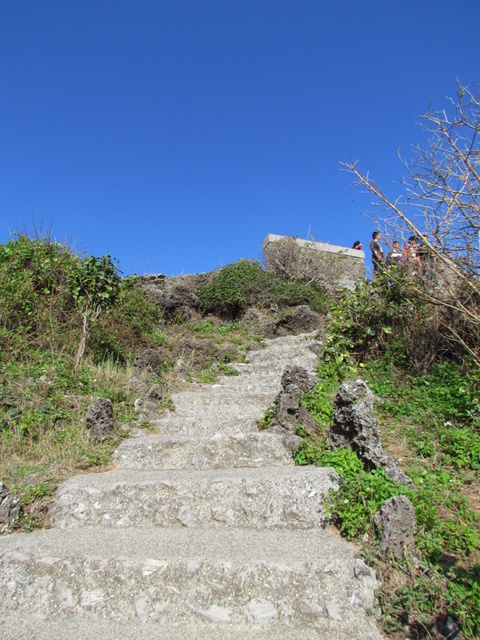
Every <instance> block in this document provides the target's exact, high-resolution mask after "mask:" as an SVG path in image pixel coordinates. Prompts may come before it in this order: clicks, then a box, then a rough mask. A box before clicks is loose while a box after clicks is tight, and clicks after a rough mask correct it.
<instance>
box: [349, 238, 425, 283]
mask: <svg viewBox="0 0 480 640" xmlns="http://www.w3.org/2000/svg"><path fill="white" fill-rule="evenodd" d="M380 239H381V234H380V231H374V232H373V233H372V241H371V242H370V249H371V251H372V262H373V277H374V278H375V276H377V275H380V274H381V273H383V272H384V271H385V269H390V268H391V267H394V266H399V265H401V264H406V265H408V266H409V267H410V269H411V273H412V275H416V274H418V275H423V274H424V273H425V272H426V271H427V270H428V268H427V267H428V262H429V259H430V254H429V252H428V250H427V248H426V247H425V246H424V245H423V244H422V241H421V239H420V238H418V237H417V236H410V238H409V239H408V244H407V245H406V246H405V247H404V248H403V249H402V247H401V246H400V243H399V242H398V240H394V241H393V242H392V246H391V249H390V250H389V251H388V253H387V255H386V256H385V254H384V253H383V249H382V246H381V244H380ZM352 248H353V249H356V250H361V249H362V243H361V242H360V241H359V240H357V241H356V242H354V244H353V247H352Z"/></svg>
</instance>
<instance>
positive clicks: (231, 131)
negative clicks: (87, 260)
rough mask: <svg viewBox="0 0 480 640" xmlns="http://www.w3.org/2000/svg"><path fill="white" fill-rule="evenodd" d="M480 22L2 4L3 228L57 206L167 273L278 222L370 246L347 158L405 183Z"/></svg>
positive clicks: (473, 46)
mask: <svg viewBox="0 0 480 640" xmlns="http://www.w3.org/2000/svg"><path fill="white" fill-rule="evenodd" d="M479 33H480V1H479V0H455V1H453V0H435V1H428V0H383V1H382V0H336V1H334V0H2V1H1V2H0V242H2V243H3V242H6V241H7V240H8V238H9V236H10V232H12V231H16V230H18V229H19V228H20V227H24V228H26V229H29V228H30V227H32V225H33V223H35V224H36V226H37V227H38V226H39V225H40V223H41V222H42V221H43V227H44V230H48V228H50V227H51V228H52V234H53V236H54V237H56V238H57V239H59V240H61V241H64V240H66V241H68V242H69V244H70V245H74V246H76V247H78V248H81V249H83V250H85V251H87V252H88V253H92V254H94V255H97V256H99V255H102V254H103V253H109V254H111V255H112V256H114V257H115V258H116V259H118V261H119V266H120V269H121V270H122V271H123V272H124V273H125V274H129V273H135V272H136V273H144V272H150V273H165V274H168V275H176V274H179V273H182V272H183V273H195V272H201V271H209V270H211V269H213V268H216V267H219V266H222V265H225V264H228V263H230V262H233V261H235V260H237V259H239V258H244V257H250V258H254V257H260V256H261V243H262V240H263V238H264V237H265V236H266V235H267V234H268V233H277V234H285V235H297V236H299V237H306V236H307V234H308V232H309V230H310V234H311V235H313V236H314V237H316V239H317V240H319V241H323V242H331V243H333V244H340V245H345V246H351V244H352V243H353V241H354V240H357V239H360V240H362V241H363V242H364V245H367V243H368V241H369V239H370V235H371V232H372V231H373V224H372V222H371V221H370V220H368V219H367V218H365V217H364V216H362V215H361V212H362V210H366V209H368V208H369V198H367V197H366V196H364V195H362V194H361V193H360V192H359V191H358V190H355V189H352V188H350V186H349V185H350V183H351V182H352V179H351V176H349V175H348V174H346V173H344V172H342V171H341V170H340V166H339V161H347V160H349V159H350V158H352V157H353V158H355V159H356V158H359V159H360V160H361V166H362V167H363V168H364V169H365V170H367V169H370V171H371V175H372V176H373V177H374V178H375V179H376V181H377V182H379V183H380V184H381V186H382V187H383V188H384V189H385V190H387V191H388V190H389V189H390V188H392V189H395V186H394V185H393V180H394V179H398V178H400V177H401V175H402V171H401V166H400V164H399V162H398V160H397V158H396V151H397V149H398V148H400V149H401V151H402V152H403V154H404V155H407V156H408V152H409V149H410V146H411V145H412V144H413V143H415V142H417V141H419V140H421V137H422V132H421V130H420V127H419V126H418V124H416V121H415V118H416V116H417V115H418V114H420V113H422V112H424V111H425V110H426V109H427V108H428V105H429V102H430V100H431V101H432V103H433V106H434V107H438V108H443V107H444V106H446V99H445V98H446V96H449V95H450V96H452V95H454V94H455V91H456V82H455V79H456V77H458V78H459V79H460V80H461V81H462V82H463V83H465V84H469V83H470V84H472V85H473V84H474V83H476V82H478V81H480V37H479ZM367 253H369V252H367Z"/></svg>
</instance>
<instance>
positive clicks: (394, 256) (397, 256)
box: [386, 240, 404, 268]
mask: <svg viewBox="0 0 480 640" xmlns="http://www.w3.org/2000/svg"><path fill="white" fill-rule="evenodd" d="M402 260H404V254H403V251H402V247H401V246H400V243H399V241H398V240H394V241H393V242H392V248H391V249H390V251H389V252H388V253H387V259H386V265H387V267H388V268H390V267H394V266H397V265H399V264H400V263H401V262H402Z"/></svg>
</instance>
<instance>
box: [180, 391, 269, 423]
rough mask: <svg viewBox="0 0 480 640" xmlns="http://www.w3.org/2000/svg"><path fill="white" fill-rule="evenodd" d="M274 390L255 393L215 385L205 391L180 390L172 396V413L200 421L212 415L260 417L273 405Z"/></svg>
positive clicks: (219, 417) (220, 416)
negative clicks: (173, 407) (173, 408)
mask: <svg viewBox="0 0 480 640" xmlns="http://www.w3.org/2000/svg"><path fill="white" fill-rule="evenodd" d="M275 395H276V392H275V390H273V391H269V392H264V393H254V392H249V391H242V389H241V388H239V389H237V390H236V391H235V389H229V388H228V387H223V386H220V385H218V386H216V387H213V388H210V389H207V390H205V391H203V392H202V391H200V392H192V391H183V392H181V393H176V394H174V395H173V396H172V402H173V404H174V406H175V413H176V414H177V415H179V416H182V417H196V418H202V417H203V416H205V417H212V416H215V417H217V418H218V419H222V418H230V417H240V416H241V417H246V416H250V417H251V418H252V419H253V418H255V417H257V416H260V417H261V416H262V414H263V411H264V410H265V408H266V407H268V406H269V405H270V404H272V402H273V400H274V398H275Z"/></svg>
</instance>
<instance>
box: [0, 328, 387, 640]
mask: <svg viewBox="0 0 480 640" xmlns="http://www.w3.org/2000/svg"><path fill="white" fill-rule="evenodd" d="M310 346H311V337H309V336H292V337H285V338H279V339H277V340H271V341H267V344H266V348H265V349H262V350H259V351H255V352H251V353H250V354H249V357H248V362H247V363H246V364H240V365H236V368H237V370H238V371H239V372H240V375H239V376H238V377H225V378H223V379H222V381H221V383H220V384H217V385H213V386H193V385H192V390H191V391H186V392H181V393H177V394H175V395H174V396H173V398H172V399H173V402H174V404H175V411H174V412H169V414H168V415H167V416H165V417H162V418H160V419H159V420H158V421H157V427H158V429H157V430H158V435H145V434H143V433H141V432H137V437H132V438H130V439H129V440H126V441H124V442H123V444H122V445H121V446H120V447H119V448H118V449H117V451H116V453H115V463H116V468H115V469H114V470H112V471H108V472H105V473H97V474H85V475H80V476H77V477H75V478H72V479H71V480H70V481H69V482H67V483H66V484H65V485H63V486H62V487H61V489H60V490H59V492H58V495H57V504H56V506H55V509H54V511H53V514H52V519H53V525H54V527H53V528H52V529H50V530H48V531H44V532H36V533H32V534H23V535H19V534H15V535H10V536H3V537H2V538H0V562H1V564H0V638H2V640H14V639H15V640H23V639H25V640H27V639H28V640H32V639H33V640H47V639H48V640H52V639H57V638H59V639H60V638H71V639H72V640H84V639H85V640H86V639H87V638H93V637H97V638H101V639H105V640H109V639H112V640H113V639H115V640H123V639H127V638H128V640H146V639H147V638H149V639H150V638H153V639H162V640H163V639H167V638H168V639H170V638H180V637H185V638H199V639H200V638H201V639H212V640H215V639H217V638H218V639H219V640H220V639H221V640H229V639H232V640H233V639H234V638H235V639H240V640H242V639H247V638H248V639H250V638H259V639H265V640H266V639H267V638H268V639H271V640H280V639H287V640H288V639H297V638H298V639H302V640H309V639H311V638H312V639H313V638H329V639H331V640H340V639H342V640H344V639H352V640H356V639H358V640H363V639H372V640H380V639H381V638H382V636H381V635H380V633H379V632H378V630H377V628H376V622H375V616H374V614H373V609H374V589H375V586H376V582H375V577H374V575H373V573H372V572H371V571H370V570H369V569H368V568H367V567H366V566H365V565H363V563H362V562H361V561H359V560H358V559H357V558H356V551H355V548H354V547H353V546H352V545H349V544H347V543H346V542H345V541H344V540H342V539H341V538H340V537H339V536H338V535H337V534H336V533H335V531H333V530H332V529H331V528H327V529H326V528H323V526H322V525H323V524H324V509H323V497H324V495H325V493H326V492H327V491H328V490H329V489H330V488H332V487H334V486H335V477H334V476H333V474H332V470H329V469H322V468H318V467H303V468H300V467H295V466H294V465H293V461H292V457H291V454H290V452H288V451H287V450H286V449H285V447H284V446H283V443H282V439H281V436H279V435H277V434H274V433H268V432H260V431H258V428H257V426H256V422H255V421H256V420H257V419H259V418H261V417H262V415H263V412H264V410H265V409H266V408H267V407H268V406H270V405H271V404H272V403H273V399H274V397H275V395H276V394H277V392H278V391H279V389H280V378H281V374H282V372H283V369H284V367H285V366H286V365H287V364H291V363H296V364H299V365H301V366H304V367H306V368H307V369H309V370H313V369H314V367H315V362H316V356H315V355H314V353H313V351H312V350H311V349H310Z"/></svg>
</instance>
